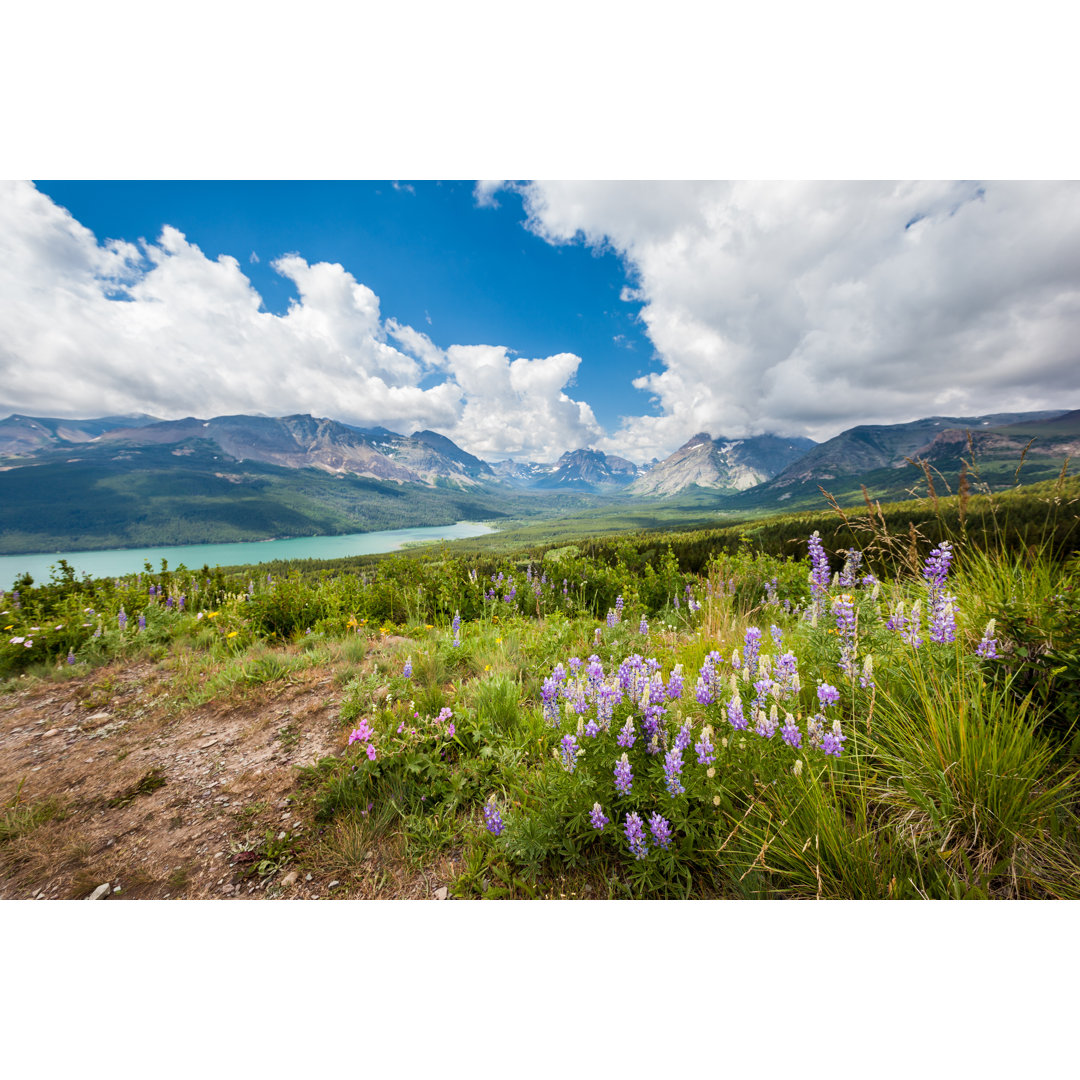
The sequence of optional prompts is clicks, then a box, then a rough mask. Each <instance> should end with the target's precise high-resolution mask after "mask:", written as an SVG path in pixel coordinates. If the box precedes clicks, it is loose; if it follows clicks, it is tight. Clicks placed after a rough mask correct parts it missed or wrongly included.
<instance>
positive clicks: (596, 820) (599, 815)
mask: <svg viewBox="0 0 1080 1080" xmlns="http://www.w3.org/2000/svg"><path fill="white" fill-rule="evenodd" d="M610 820H611V819H610V818H608V817H605V816H604V811H603V809H602V808H601V806H600V804H599V803H598V802H597V803H593V807H592V810H590V811H589V824H591V825H592V827H593V828H594V829H597V830H603V828H604V826H605V825H606V824H607V823H608V822H609V821H610Z"/></svg>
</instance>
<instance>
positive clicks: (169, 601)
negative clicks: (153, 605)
mask: <svg viewBox="0 0 1080 1080" xmlns="http://www.w3.org/2000/svg"><path fill="white" fill-rule="evenodd" d="M175 606H176V601H175V600H174V599H173V598H172V597H171V596H166V597H165V607H166V608H168V609H170V610H171V609H172V608H174V607H175Z"/></svg>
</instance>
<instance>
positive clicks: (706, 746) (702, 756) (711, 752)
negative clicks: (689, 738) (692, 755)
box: [694, 727, 716, 765]
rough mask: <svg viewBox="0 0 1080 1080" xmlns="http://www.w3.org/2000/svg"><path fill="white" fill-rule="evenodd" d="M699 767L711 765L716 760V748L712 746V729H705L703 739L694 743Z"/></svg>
mask: <svg viewBox="0 0 1080 1080" xmlns="http://www.w3.org/2000/svg"><path fill="white" fill-rule="evenodd" d="M694 750H695V751H697V759H698V764H699V765H711V764H712V763H713V762H714V761H715V760H716V748H715V747H714V746H713V744H712V729H711V728H709V727H705V728H704V729H703V730H702V732H701V738H700V739H699V740H698V741H697V742H696V743H694Z"/></svg>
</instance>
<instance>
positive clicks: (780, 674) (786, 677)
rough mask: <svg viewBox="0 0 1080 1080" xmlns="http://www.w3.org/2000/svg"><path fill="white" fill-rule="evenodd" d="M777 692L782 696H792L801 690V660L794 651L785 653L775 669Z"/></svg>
mask: <svg viewBox="0 0 1080 1080" xmlns="http://www.w3.org/2000/svg"><path fill="white" fill-rule="evenodd" d="M773 676H774V680H773V681H774V683H775V685H776V688H777V693H778V694H779V695H780V697H782V698H786V697H791V696H792V695H793V694H796V693H798V691H799V661H798V658H797V657H796V656H795V654H794V653H792V652H786V653H784V654H783V655H782V656H781V657H780V658H779V659H778V660H777V661H776V668H775V669H774V671H773Z"/></svg>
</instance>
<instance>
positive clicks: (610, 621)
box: [597, 608, 615, 633]
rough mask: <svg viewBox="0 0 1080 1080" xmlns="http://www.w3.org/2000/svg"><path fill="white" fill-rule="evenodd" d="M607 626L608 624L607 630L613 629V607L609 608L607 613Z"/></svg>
mask: <svg viewBox="0 0 1080 1080" xmlns="http://www.w3.org/2000/svg"><path fill="white" fill-rule="evenodd" d="M607 626H608V629H609V630H613V629H614V628H615V609H614V608H611V609H610V610H609V611H608V613H607ZM597 633H600V631H599V630H597Z"/></svg>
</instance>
